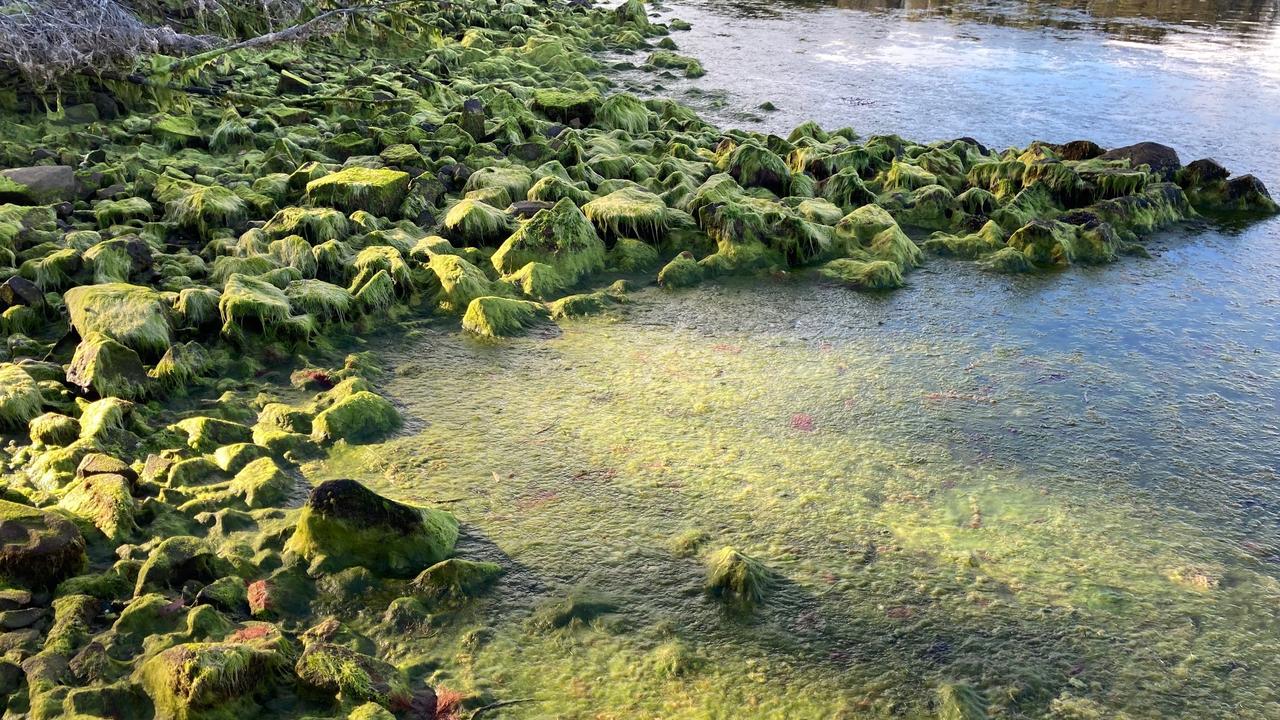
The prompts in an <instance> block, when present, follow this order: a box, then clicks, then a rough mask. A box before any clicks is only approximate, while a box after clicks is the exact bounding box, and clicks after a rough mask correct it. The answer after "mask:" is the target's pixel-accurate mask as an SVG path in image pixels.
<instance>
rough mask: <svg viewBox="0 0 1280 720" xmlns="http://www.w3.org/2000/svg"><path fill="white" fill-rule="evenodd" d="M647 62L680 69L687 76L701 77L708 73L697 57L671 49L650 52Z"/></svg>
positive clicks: (669, 68)
mask: <svg viewBox="0 0 1280 720" xmlns="http://www.w3.org/2000/svg"><path fill="white" fill-rule="evenodd" d="M645 62H646V63H648V64H649V65H653V66H654V67H660V68H663V69H667V70H679V71H680V72H682V73H683V74H684V76H685V77H687V78H699V77H702V76H703V75H706V74H707V71H706V70H704V69H703V68H702V63H700V62H698V60H697V59H696V58H691V57H689V56H687V55H680V54H677V53H674V52H671V51H670V50H657V51H655V52H653V53H650V55H649V57H648V58H646V59H645Z"/></svg>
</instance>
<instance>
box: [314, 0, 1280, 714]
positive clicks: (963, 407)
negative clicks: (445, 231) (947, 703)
mask: <svg viewBox="0 0 1280 720" xmlns="http://www.w3.org/2000/svg"><path fill="white" fill-rule="evenodd" d="M883 5H886V4H882V3H860V2H846V3H841V4H840V5H839V6H834V5H828V4H812V3H804V4H802V3H763V2H722V1H718V0H687V1H686V2H677V3H667V4H666V5H665V6H662V7H660V8H659V13H660V15H661V16H662V17H673V16H679V17H682V18H684V19H686V20H689V21H691V22H692V23H693V26H694V27H693V30H691V31H688V32H677V33H674V34H673V37H674V38H675V39H676V41H677V42H678V43H679V44H680V47H681V51H682V52H686V53H688V54H692V55H695V56H697V57H699V58H700V59H701V60H702V61H703V63H704V64H705V65H706V67H707V70H708V75H707V76H706V77H705V78H702V79H699V80H695V81H688V80H684V79H682V78H675V77H662V78H661V80H660V82H661V84H662V86H663V87H662V88H661V89H660V90H659V92H664V93H667V94H670V95H671V96H673V97H677V98H679V99H682V100H686V101H689V102H692V103H693V104H695V106H697V107H699V109H700V110H702V111H703V112H704V113H705V114H706V115H707V116H708V117H710V118H711V119H713V120H715V121H717V122H720V123H723V124H725V125H737V126H742V127H749V128H752V129H757V130H763V131H772V132H779V133H783V134H785V133H786V132H788V131H789V129H790V128H791V127H792V126H794V125H796V124H798V123H799V122H801V121H803V120H807V119H810V118H812V119H816V120H818V121H819V122H820V123H821V124H823V125H824V126H828V127H839V126H844V125H851V126H853V127H854V128H856V129H857V130H858V131H859V132H861V133H863V134H870V133H877V132H895V133H899V134H901V135H903V136H907V137H911V138H913V139H920V140H932V139H942V138H951V137H956V136H962V135H969V136H973V137H975V138H977V139H979V140H981V141H982V142H985V143H987V144H989V145H992V146H997V147H999V146H1004V145H1024V144H1026V143H1028V142H1030V141H1031V140H1034V139H1047V140H1054V141H1065V140H1070V139H1075V138H1078V137H1087V138H1091V139H1094V140H1096V141H1098V142H1099V143H1102V144H1103V145H1112V146H1114V145H1119V144H1124V143H1129V142H1134V141H1138V140H1145V139H1155V140H1159V141H1162V142H1166V143H1168V144H1171V145H1173V146H1175V147H1176V148H1177V149H1178V150H1179V151H1180V152H1181V153H1182V154H1183V157H1184V160H1190V159H1193V158H1195V157H1200V156H1205V155H1210V156H1213V157H1216V158H1217V159H1219V160H1220V161H1222V162H1224V163H1225V164H1227V165H1228V167H1230V168H1232V169H1234V170H1236V171H1238V172H1247V171H1252V172H1255V173H1257V174H1259V175H1260V176H1261V177H1263V179H1264V180H1266V181H1268V182H1270V183H1271V184H1272V186H1276V185H1280V40H1277V38H1278V37H1280V36H1278V35H1277V30H1276V15H1277V11H1276V5H1275V3H1251V4H1241V3H1209V2H1204V3H1154V2H1149V3H1140V2H1112V3H1084V2H1051V3H1030V4H1024V3H1006V2H986V3H972V2H944V3H927V4H915V3H905V4H903V3H897V4H893V3H890V4H887V5H889V7H884V6H883ZM615 59H620V58H615ZM621 59H625V58H621ZM630 60H631V61H633V62H634V61H635V60H636V58H634V57H632V58H630ZM619 77H620V82H621V84H622V85H624V86H625V85H627V84H630V85H631V86H632V87H633V88H635V89H637V90H640V89H648V90H652V89H653V76H652V75H650V74H647V73H643V72H641V71H628V72H622V73H621V74H620V76H619ZM766 100H770V101H773V102H774V104H775V105H776V106H777V107H778V110H777V111H774V112H766V111H754V112H750V113H747V112H742V109H743V108H752V107H755V106H756V105H758V104H760V103H763V102H764V101H766ZM1278 242H1280V222H1277V221H1274V220H1273V221H1269V222H1267V223H1264V224H1261V225H1257V226H1253V227H1251V228H1249V229H1246V230H1244V231H1238V232H1237V231H1229V230H1226V229H1217V228H1213V227H1208V226H1204V225H1198V226H1194V227H1190V228H1182V229H1178V230H1175V231H1172V232H1168V233H1165V234H1163V235H1161V236H1159V237H1157V238H1153V239H1152V240H1151V241H1150V244H1149V248H1150V249H1151V251H1152V253H1153V256H1154V257H1153V258H1151V259H1124V260H1122V261H1120V262H1118V263H1115V264H1113V265H1109V266H1106V267H1098V268H1072V269H1070V270H1068V271H1066V272H1060V273H1053V274H1046V275H1035V276H1025V277H1006V276H999V275H992V274H988V273H985V272H983V271H982V270H980V269H979V268H978V267H976V266H975V265H973V264H970V263H961V262H951V261H946V260H939V259H931V260H930V261H929V263H928V264H927V265H926V267H925V268H923V269H921V270H918V271H915V272H914V273H912V274H911V275H909V276H908V282H909V286H908V287H907V288H905V289H903V290H901V291H897V292H893V293H889V294H883V295H878V294H858V293H852V292H849V291H847V290H845V289H843V288H840V287H835V286H831V285H827V284H824V283H822V282H820V281H817V280H815V279H814V278H812V277H808V276H805V275H803V274H800V275H796V276H787V277H774V278H766V279H756V280H743V281H735V282H727V283H721V284H712V285H705V286H702V287H700V288H697V289H694V290H691V291H688V292H682V293H674V294H673V293H664V292H661V291H658V290H656V289H653V288H649V289H645V290H642V291H640V292H638V293H635V294H634V296H633V301H632V302H631V303H630V304H628V305H627V306H625V307H624V308H623V309H621V310H619V311H617V312H616V313H613V314H611V315H610V316H608V317H605V318H596V319H590V320H584V321H581V322H573V323H569V324H567V325H566V326H565V327H564V328H563V329H562V331H561V332H558V333H554V334H547V335H535V336H532V337H527V338H521V339H516V340H512V341H504V342H499V343H485V342H478V341H476V340H473V339H470V338H467V337H463V336H461V335H459V334H458V333H457V332H456V328H453V327H441V326H439V325H435V324H431V323H426V324H423V325H421V326H419V327H416V328H415V329H414V330H413V331H412V332H410V333H409V334H408V335H407V336H405V337H398V338H396V339H395V340H394V341H389V340H384V341H376V342H375V345H376V346H377V347H379V348H380V349H381V351H382V352H383V353H384V356H385V357H386V358H387V361H388V366H389V368H390V370H391V372H390V373H389V374H388V377H387V378H385V380H384V382H383V385H382V388H381V390H382V391H384V392H385V393H386V394H387V395H388V396H390V397H392V398H394V399H395V400H396V401H397V402H399V403H400V404H401V405H402V409H403V412H404V414H405V416H406V418H407V419H408V421H407V425H406V430H405V432H404V433H402V434H401V436H399V437H397V438H395V439H392V440H390V441H388V442H386V443H382V444H379V445H374V446H366V447H362V448H357V449H354V450H351V451H349V452H346V453H345V454H340V455H338V456H336V457H334V458H333V459H331V460H330V461H328V462H326V463H320V464H317V465H314V466H311V467H309V468H308V471H309V472H310V474H311V475H312V476H313V477H314V478H320V477H329V476H336V475H348V476H356V477H360V478H362V479H365V480H367V481H369V482H370V483H372V484H373V485H375V486H376V487H378V488H379V489H382V490H384V491H386V492H390V493H393V494H395V495H396V496H397V497H403V498H407V499H412V500H418V501H421V502H444V503H446V504H447V505H448V506H449V507H451V508H453V509H454V510H455V511H456V512H457V513H458V515H459V517H460V518H461V519H462V521H463V523H464V527H465V528H466V536H465V538H464V541H463V543H462V546H461V552H462V554H463V555H464V556H467V557H473V558H488V559H494V560H496V561H498V562H501V563H502V564H503V565H504V567H506V568H507V569H508V572H507V574H506V575H505V576H504V578H503V579H502V580H501V582H500V583H499V585H498V586H497V587H496V588H495V589H494V591H493V592H492V593H490V594H489V595H488V596H486V597H485V598H483V599H482V600H480V601H479V602H477V603H476V604H475V605H474V606H472V607H470V608H468V609H466V610H463V611H461V612H459V613H457V614H456V615H453V616H451V617H449V618H442V619H441V623H440V626H439V629H438V630H436V631H434V632H433V633H432V635H431V636H430V638H429V639H426V640H422V639H411V640H406V643H405V646H404V647H403V648H398V649H397V648H390V649H389V652H390V654H392V655H393V656H394V655H395V654H396V653H397V652H399V653H402V654H403V655H405V656H411V655H413V654H416V653H420V652H422V649H423V644H424V643H425V644H426V647H427V648H428V651H429V652H430V653H432V654H433V656H434V657H436V658H438V659H440V661H441V667H442V668H443V669H442V670H441V671H440V674H439V677H437V678H435V680H436V681H438V682H439V683H440V684H442V685H445V686H451V687H455V688H463V689H479V690H486V691H489V692H491V693H493V694H494V695H495V696H497V697H502V698H529V699H531V700H532V702H529V703H524V704H520V705H513V706H510V707H507V708H503V709H500V710H499V711H498V712H496V713H494V714H493V716H494V717H497V716H498V715H499V714H501V713H505V715H502V716H504V717H511V718H637V717H645V718H664V719H665V718H737V717H753V718H755V717H761V718H788V719H793V718H829V717H850V718H861V717H895V718H916V717H932V716H934V714H935V713H936V712H937V710H938V695H937V692H938V689H939V688H942V687H945V686H947V685H949V684H952V683H963V684H966V685H968V686H970V687H972V688H974V689H975V690H977V691H978V692H979V693H980V694H981V696H982V697H983V698H984V699H985V702H986V703H987V704H988V713H989V714H990V716H992V717H1000V718H1044V717H1053V718H1063V719H1065V718H1121V717H1123V718H1153V719H1154V718H1175V717H1176V718H1183V717H1185V718H1250V719H1252V718H1259V719H1260V718H1280V665H1277V663H1276V662H1275V658H1276V657H1278V656H1280V328H1278V326H1277V322H1276V320H1277V310H1278V309H1280V293H1278V292H1277V289H1278V288H1280V252H1277V250H1276V247H1277V243H1278ZM725 545H733V546H735V547H738V548H740V549H742V550H743V551H745V552H747V553H749V554H750V555H752V556H753V557H756V558H758V559H759V560H760V561H761V562H763V563H764V564H765V565H766V566H768V567H769V568H770V571H771V572H772V574H773V578H774V584H773V587H772V588H771V590H770V592H769V594H768V596H767V598H766V600H765V601H764V602H763V603H762V604H761V605H759V606H758V607H755V608H753V609H750V610H743V609H731V608H726V607H724V606H723V605H722V603H720V602H719V601H718V600H716V599H715V598H713V597H711V596H709V595H708V594H707V593H706V592H705V591H704V589H703V578H704V570H703V565H702V557H703V556H704V555H705V554H706V553H707V552H709V551H712V550H714V549H717V548H719V547H722V546H725ZM573 599H577V601H578V602H579V606H580V607H587V606H588V604H590V606H591V607H594V608H595V610H594V611H593V612H591V613H584V614H583V620H584V621H583V622H578V623H573V624H571V625H570V627H568V628H566V629H549V628H548V627H546V626H545V625H544V624H542V623H540V622H539V619H540V618H545V617H546V613H547V609H548V608H549V607H552V606H554V605H556V604H557V603H563V602H565V601H566V600H573ZM584 599H585V600H584ZM588 600H589V601H590V603H588V602H587V601H588Z"/></svg>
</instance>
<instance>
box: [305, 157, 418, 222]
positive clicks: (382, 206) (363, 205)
mask: <svg viewBox="0 0 1280 720" xmlns="http://www.w3.org/2000/svg"><path fill="white" fill-rule="evenodd" d="M408 191H409V174H408V173H406V172H401V171H399V170H387V169H380V170H371V169H368V168H361V167H351V168H346V169H345V170H341V171H339V172H336V173H333V174H331V175H325V176H323V177H321V178H319V179H316V180H312V181H311V182H309V183H307V199H308V200H310V201H311V202H312V203H315V204H317V205H328V206H330V207H335V208H337V209H339V210H342V211H344V212H348V213H350V212H354V211H356V210H367V211H369V212H371V213H373V214H374V215H381V216H390V215H392V214H393V213H394V212H395V211H396V210H397V209H399V207H400V203H402V202H404V198H405V195H406V194H407V193H408Z"/></svg>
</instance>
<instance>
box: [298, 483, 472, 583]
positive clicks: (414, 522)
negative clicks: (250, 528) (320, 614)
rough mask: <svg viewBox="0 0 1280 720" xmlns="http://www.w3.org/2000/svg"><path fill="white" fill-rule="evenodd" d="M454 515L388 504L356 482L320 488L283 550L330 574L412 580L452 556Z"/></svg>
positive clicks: (327, 485)
mask: <svg viewBox="0 0 1280 720" xmlns="http://www.w3.org/2000/svg"><path fill="white" fill-rule="evenodd" d="M457 539H458V521H457V520H455V519H454V517H453V515H451V514H449V513H447V512H444V511H441V510H435V509H431V508H419V507H413V506H410V505H405V504H402V503H398V502H395V501H394V500H388V499H387V498H384V497H382V496H380V495H378V494H377V493H374V492H373V491H371V490H369V489H368V488H366V487H365V486H364V485H361V484H360V483H358V482H356V481H355V480H328V481H325V482H323V483H321V484H319V485H317V486H316V487H315V488H314V489H313V490H312V491H311V495H310V497H309V498H308V499H307V503H306V505H304V506H303V508H302V511H301V513H300V514H299V515H298V520H297V529H296V530H295V531H294V533H293V535H292V536H291V537H290V538H289V541H288V543H286V545H285V550H286V551H287V552H290V553H294V554H296V555H298V556H300V557H302V558H304V559H305V560H307V561H309V562H310V563H311V567H312V569H313V570H314V571H316V572H326V573H332V572H336V571H338V570H342V569H344V568H349V567H355V566H362V567H366V568H368V569H370V570H372V571H373V572H375V573H378V574H382V575H391V576H395V577H412V576H414V575H416V574H417V573H419V572H421V571H422V570H423V569H424V568H427V567H429V566H431V565H434V564H435V563H438V562H440V561H442V560H444V559H445V558H447V557H448V556H449V554H450V553H451V552H453V546H454V543H455V542H456V541H457Z"/></svg>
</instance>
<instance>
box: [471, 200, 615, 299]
mask: <svg viewBox="0 0 1280 720" xmlns="http://www.w3.org/2000/svg"><path fill="white" fill-rule="evenodd" d="M604 256H605V248H604V243H603V242H602V241H601V240H600V238H599V237H598V236H597V235H596V231H595V228H593V227H592V226H591V223H590V222H589V221H588V220H587V216H586V215H584V214H583V212H582V211H581V210H579V209H578V207H577V206H576V205H574V204H573V201H571V200H569V199H567V198H565V199H561V200H560V201H558V202H557V203H556V204H555V205H554V206H553V207H552V208H551V209H549V210H539V211H538V212H537V213H536V214H535V215H534V216H533V217H532V218H531V219H530V220H528V221H526V222H524V223H522V224H521V225H520V227H519V228H517V229H516V231H515V232H514V233H512V234H511V237H509V238H507V240H506V242H504V243H502V246H501V247H499V248H498V250H497V252H495V253H494V254H493V258H492V261H493V266H494V267H495V268H497V270H498V272H500V273H502V274H504V275H505V274H508V273H514V272H516V271H518V270H520V269H521V268H523V267H524V266H525V265H527V264H528V263H531V262H538V263H544V264H546V265H549V266H550V267H552V268H554V269H555V271H556V272H557V273H558V274H559V275H560V276H561V277H562V278H564V282H565V283H566V286H573V285H576V284H577V283H578V281H579V280H581V279H582V278H584V277H586V276H587V275H590V274H591V273H594V272H597V271H599V270H601V269H603V268H604Z"/></svg>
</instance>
